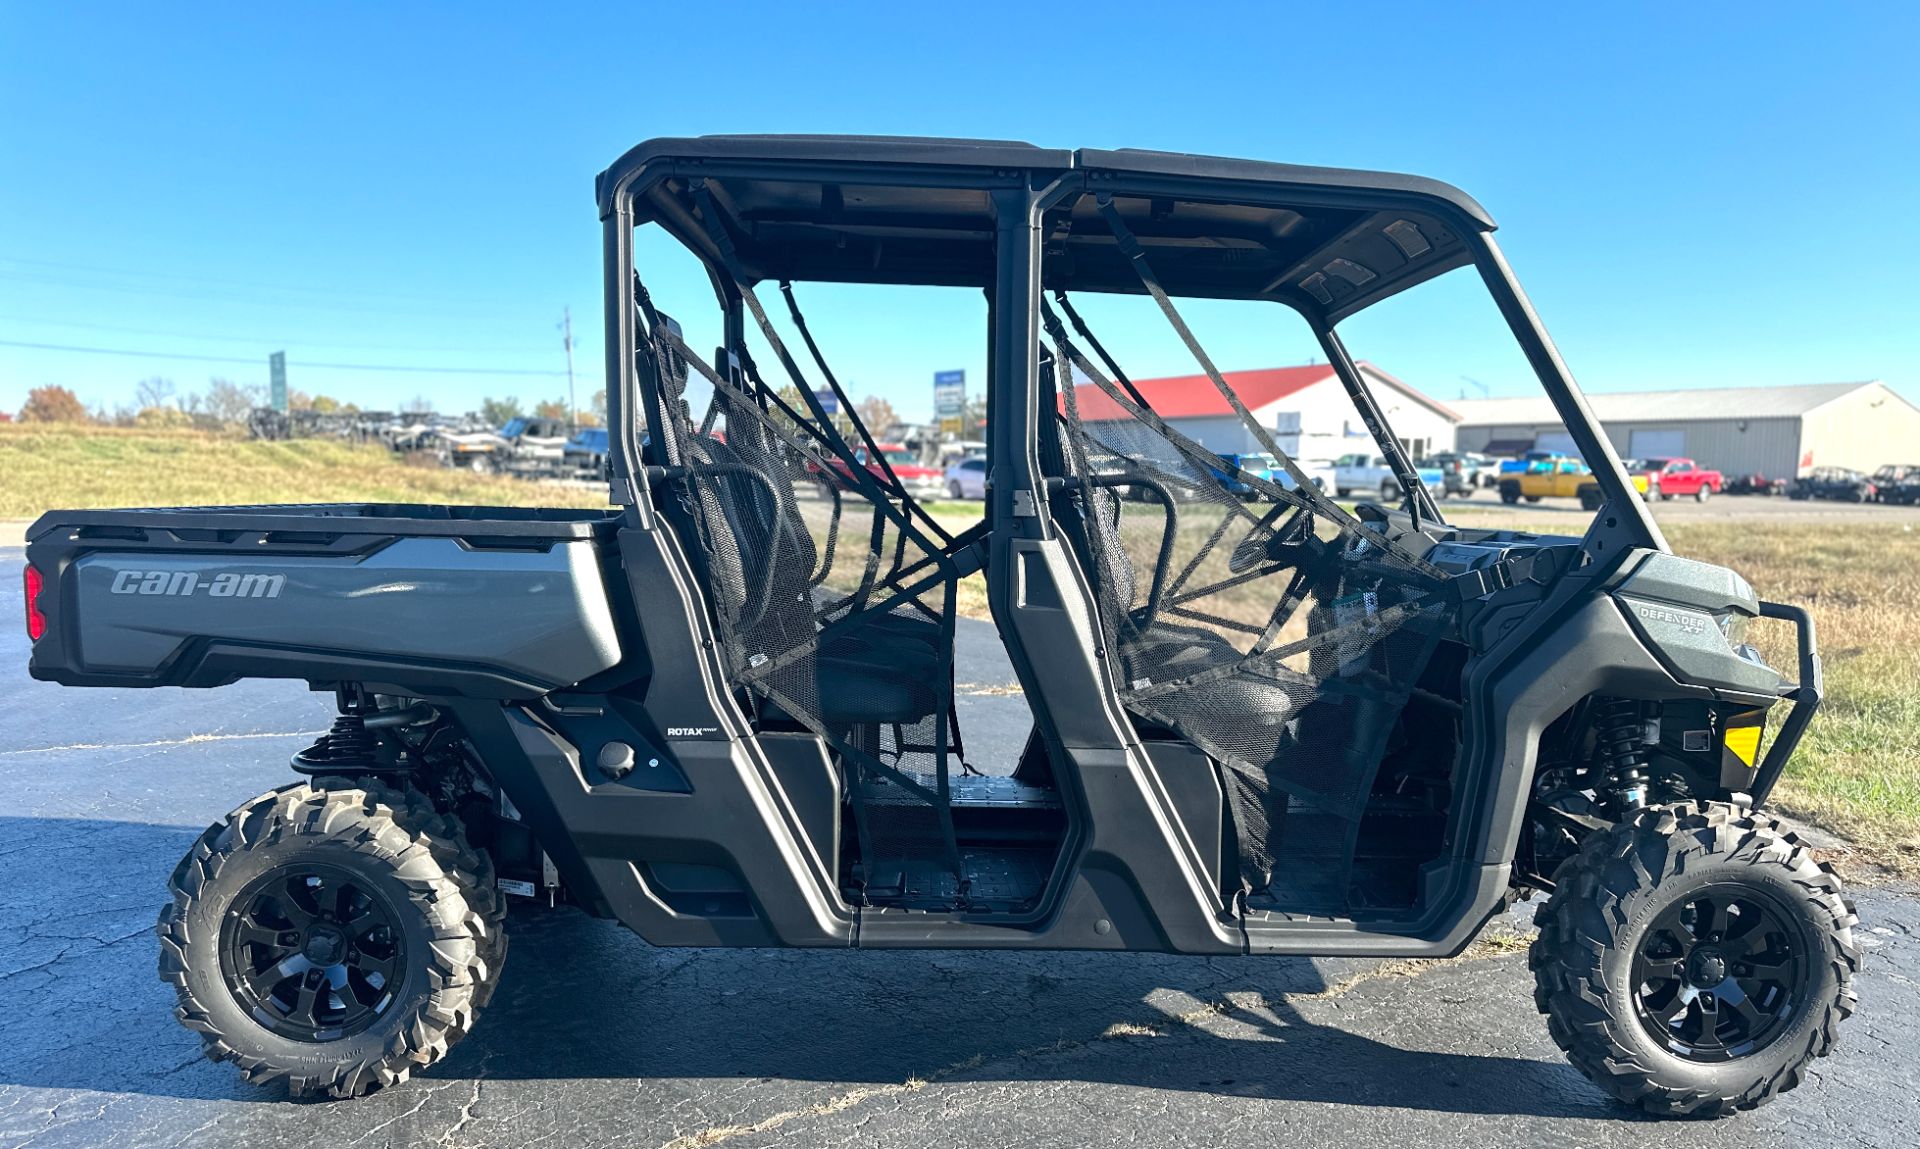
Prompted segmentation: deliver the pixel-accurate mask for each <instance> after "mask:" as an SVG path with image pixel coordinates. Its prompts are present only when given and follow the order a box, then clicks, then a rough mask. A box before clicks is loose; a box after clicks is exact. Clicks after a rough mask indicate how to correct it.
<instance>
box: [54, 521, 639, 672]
mask: <svg viewBox="0 0 1920 1149" xmlns="http://www.w3.org/2000/svg"><path fill="white" fill-rule="evenodd" d="M615 525H616V520H615V519H613V518H610V517H609V514H608V512H606V511H604V510H571V509H547V508H519V507H441V506H411V505H394V504H378V503H346V504H316V505H309V506H272V507H188V508H172V509H160V510H125V511H55V512H51V513H49V514H46V515H43V516H41V518H40V520H39V521H38V522H36V523H34V524H33V526H32V527H31V528H29V529H28V531H27V562H28V564H29V568H28V569H29V573H28V575H27V590H28V616H29V631H30V633H32V634H33V637H34V638H35V639H36V640H37V641H36V642H35V643H34V647H33V660H32V664H31V670H32V673H33V676H34V677H35V678H41V679H49V680H52V681H54V682H60V683H64V684H66V685H69V686H203V687H204V686H220V685H224V684H226V683H229V682H233V681H236V680H238V679H241V678H304V679H307V680H308V681H310V682H322V683H324V682H330V681H340V682H360V683H366V684H368V689H370V690H377V691H379V692H380V693H383V694H384V693H393V694H402V695H408V696H413V697H417V696H420V695H423V694H440V695H444V694H445V693H446V690H447V689H448V687H449V685H453V686H455V687H456V688H457V690H458V693H459V695H460V696H461V697H467V698H534V697H538V696H539V695H542V694H545V693H547V692H549V691H552V690H556V689H559V688H560V687H563V686H569V685H572V684H573V683H576V682H580V681H581V680H583V679H586V678H590V677H592V676H593V675H595V674H599V673H600V672H602V671H605V670H608V669H610V668H611V667H613V666H614V665H615V664H617V663H619V662H620V660H621V654H622V651H621V643H620V637H619V632H618V631H617V629H616V628H615V625H614V618H613V612H614V609H615V608H614V606H613V605H612V604H613V601H614V600H613V599H611V598H610V597H609V596H610V590H609V587H608V586H607V579H606V574H605V571H606V569H607V566H606V564H605V563H604V562H603V552H605V551H608V550H610V548H611V547H612V545H613V539H614V528H615ZM290 604H291V605H290ZM482 617H484V618H485V620H486V623H485V625H476V620H478V619H480V618H482ZM375 683H377V684H378V685H377V686H375V685H373V684H375Z"/></svg>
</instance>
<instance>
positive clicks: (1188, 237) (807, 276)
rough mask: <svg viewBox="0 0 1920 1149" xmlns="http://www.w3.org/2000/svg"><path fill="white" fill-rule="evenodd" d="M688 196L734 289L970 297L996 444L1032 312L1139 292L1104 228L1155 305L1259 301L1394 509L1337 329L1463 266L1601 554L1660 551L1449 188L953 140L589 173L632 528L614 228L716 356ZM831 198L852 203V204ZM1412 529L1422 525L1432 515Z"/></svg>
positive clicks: (736, 318)
mask: <svg viewBox="0 0 1920 1149" xmlns="http://www.w3.org/2000/svg"><path fill="white" fill-rule="evenodd" d="M694 183H701V184H704V186H705V188H706V189H707V192H706V194H708V195H709V196H710V197H711V198H712V200H713V201H714V203H715V204H716V206H717V207H718V209H719V211H720V212H721V213H722V214H723V215H724V217H725V226H724V229H723V231H724V234H725V235H727V236H728V237H729V238H730V239H731V242H732V243H733V246H734V255H735V258H736V259H737V268H736V270H738V272H739V273H740V276H739V278H740V280H741V281H743V282H745V283H749V284H751V283H758V282H766V281H780V282H794V281H807V280H813V281H822V282H845V283H867V284H889V283H891V284H921V285H943V286H966V287H977V288H980V289H982V290H983V291H985V292H986V293H987V294H988V296H989V299H990V302H991V305H992V309H993V324H994V330H993V344H994V347H995V349H996V350H995V354H994V361H993V363H992V364H991V366H990V374H991V379H990V381H989V394H990V413H989V422H990V423H999V424H1001V425H1011V420H1012V419H1013V418H1014V417H1017V416H1018V415H1019V414H1020V409H1021V408H1023V407H1024V406H1025V405H1026V400H1027V398H1028V397H1029V396H1030V394H1031V392H1032V391H1033V385H1034V377H1035V375H1036V373H1037V371H1038V369H1039V361H1040V358H1041V355H1040V348H1039V344H1040V336H1041V330H1042V327H1041V324H1042V320H1041V310H1042V304H1043V298H1044V293H1045V292H1048V291H1067V292H1074V291H1093V292H1117V293H1150V292H1151V291H1152V288H1151V287H1149V286H1148V285H1147V284H1146V283H1144V282H1143V281H1142V280H1141V279H1140V278H1139V276H1138V275H1137V274H1136V271H1135V269H1134V266H1133V263H1134V261H1133V260H1131V259H1130V258H1129V256H1128V254H1127V247H1128V244H1127V241H1126V240H1125V239H1123V238H1121V237H1118V236H1115V235H1113V234H1112V233H1111V231H1110V230H1104V231H1103V229H1102V228H1101V227H1100V226H1099V221H1100V219H1101V217H1102V216H1104V217H1106V222H1107V223H1108V224H1111V223H1113V222H1115V221H1116V220H1118V221H1120V222H1122V224H1123V226H1126V227H1130V228H1131V229H1132V231H1133V232H1134V233H1135V234H1134V236H1133V239H1134V240H1135V241H1136V242H1137V244H1144V245H1147V246H1149V247H1151V249H1152V250H1153V252H1154V257H1153V266H1154V267H1155V269H1156V270H1157V272H1158V273H1159V275H1160V277H1161V278H1160V287H1161V288H1162V289H1164V291H1165V292H1166V294H1167V295H1170V296H1173V297H1186V296H1192V297H1202V298H1219V299H1242V300H1269V301H1273V302H1277V303H1281V304H1284V305H1286V306H1288V307H1289V308H1291V309H1293V310H1294V311H1296V312H1298V313H1299V314H1300V315H1301V316H1302V317H1303V318H1304V319H1305V320H1306V322H1307V323H1308V324H1309V326H1310V327H1311V329H1312V330H1313V332H1314V335H1315V337H1316V338H1317V339H1318V340H1319V341H1320V343H1321V345H1322V348H1323V350H1324V351H1325V352H1326V354H1327V356H1328V361H1329V363H1330V364H1332V365H1333V366H1334V367H1335V369H1336V372H1337V373H1338V375H1339V376H1340V379H1341V382H1342V384H1343V385H1344V386H1345V387H1346V388H1347V389H1348V391H1349V394H1350V395H1351V396H1352V397H1353V399H1354V402H1355V404H1356V407H1357V408H1358V410H1359V412H1360V414H1361V416H1362V418H1363V420H1364V421H1365V422H1366V423H1367V426H1368V429H1369V431H1370V432H1371V433H1373V434H1374V436H1375V438H1376V440H1377V441H1378V445H1379V447H1380V449H1381V452H1382V453H1383V454H1384V455H1385V456H1386V457H1387V458H1388V459H1389V460H1392V461H1393V462H1394V464H1395V467H1396V469H1397V470H1399V469H1403V468H1404V472H1405V473H1404V474H1403V475H1402V478H1403V482H1402V487H1403V489H1405V490H1407V491H1409V492H1420V491H1421V489H1422V488H1421V484H1420V483H1418V482H1417V481H1404V480H1407V479H1410V478H1411V467H1410V465H1409V464H1408V461H1407V460H1406V458H1405V454H1404V452H1403V451H1402V450H1401V449H1400V446H1399V444H1398V442H1397V441H1396V440H1394V439H1393V438H1392V437H1391V435H1383V434H1381V432H1382V430H1383V428H1384V421H1383V420H1382V419H1381V418H1380V416H1379V411H1378V408H1377V406H1376V405H1375V404H1374V403H1373V402H1372V399H1371V397H1370V395H1369V394H1368V392H1367V388H1366V386H1365V384H1364V382H1363V381H1362V380H1361V379H1360V377H1359V374H1358V372H1357V370H1356V369H1355V368H1354V366H1353V361H1352V358H1351V357H1350V356H1349V355H1348V353H1347V351H1346V349H1345V347H1344V345H1343V344H1342V343H1341V341H1340V337H1339V335H1338V333H1337V327H1338V324H1339V323H1340V322H1341V321H1342V320H1345V319H1347V318H1350V317H1351V316H1353V315H1356V314H1358V313H1359V312H1361V311H1363V310H1365V309H1366V308H1368V307H1371V306H1372V305H1374V304H1375V303H1378V302H1380V301H1381V300H1384V299H1386V298H1388V297H1390V296H1392V295H1395V294H1397V293H1399V292H1401V291H1404V290H1406V289H1408V288H1410V287H1413V286H1415V285H1417V284H1419V283H1422V282H1424V281H1426V280H1428V279H1431V278H1433V277H1434V276H1437V275H1440V274H1442V273H1444V272H1447V271H1451V270H1454V269H1455V268H1458V267H1462V266H1465V265H1469V264H1471V265H1473V266H1475V267H1476V268H1477V270H1478V272H1479V275H1480V277H1481V279H1482V281H1483V282H1484V283H1485V285H1486V287H1487V289H1488V291H1489V293H1490V294H1491V296H1492V298H1493V299H1494V301H1495V303H1496V304H1497V306H1498V307H1499V309H1500V311H1501V313H1502V316H1503V317H1504V319H1505V320H1506V322H1507V324H1508V327H1509V329H1510V330H1511V332H1512V334H1513V336H1514V338H1515V340H1516V341H1517V342H1518V343H1519V345H1520V346H1521V349H1522V350H1523V352H1524V353H1525V355H1526V357H1527V359H1528V361H1529V363H1530V365H1531V366H1532V368H1533V369H1534V372H1535V374H1536V375H1537V376H1538V378H1539V380H1540V382H1541V385H1542V386H1543V388H1544V389H1545V390H1546V393H1547V395H1548V398H1549V399H1550V401H1551V402H1552V403H1553V405H1554V408H1555V411H1556V412H1557V413H1558V414H1559V416H1560V418H1561V421H1562V422H1563V423H1564V424H1565V426H1566V427H1567V430H1568V432H1569V434H1570V435H1571V436H1572V437H1573V440H1574V442H1575V445H1576V446H1577V447H1578V448H1579V450H1580V453H1581V455H1582V457H1583V458H1585V459H1586V460H1588V462H1589V463H1590V465H1592V467H1593V470H1594V474H1595V476H1596V478H1597V480H1598V481H1599V483H1600V486H1601V489H1602V492H1603V494H1604V496H1605V498H1606V500H1607V501H1608V502H1609V503H1610V504H1611V507H1612V509H1613V512H1614V513H1613V514H1612V515H1611V516H1609V517H1610V518H1612V519H1613V520H1614V522H1613V525H1612V526H1605V525H1604V524H1603V527H1602V531H1603V534H1604V535H1605V536H1606V537H1607V539H1608V541H1609V542H1610V544H1611V545H1612V546H1614V547H1618V546H1621V545H1627V546H1645V547H1650V548H1653V549H1661V550H1664V549H1666V544H1665V540H1664V537H1663V536H1662V535H1661V533H1660V529H1659V527H1658V526H1657V525H1656V524H1655V522H1654V520H1653V518H1652V516H1651V514H1650V513H1649V512H1648V511H1647V510H1646V509H1645V507H1644V505H1642V504H1641V503H1640V502H1639V500H1637V499H1636V498H1635V497H1634V494H1633V489H1632V485H1631V482H1630V480H1629V479H1628V478H1627V475H1626V473H1625V470H1624V469H1623V468H1622V467H1621V465H1620V461H1619V458H1618V456H1617V454H1616V453H1615V452H1614V451H1613V449H1612V447H1611V445H1610V443H1609V442H1608V440H1607V439H1606V437H1605V435H1604V434H1602V433H1601V431H1600V428H1599V424H1598V421H1597V420H1596V419H1595V418H1594V416H1593V413H1592V410H1591V409H1590V408H1589V406H1588V405H1587V402H1586V400H1585V397H1584V396H1583V395H1582V394H1581V392H1580V390H1579V387H1578V386H1577V385H1576V384H1575V382H1574V380H1573V378H1572V375H1571V373H1570V372H1569V371H1568V370H1567V368H1566V365H1565V363H1564V362H1563V361H1562V360H1561V358H1560V355H1559V352H1558V351H1557V350H1556V349H1555V347H1554V345H1553V342H1552V340H1551V338H1550V337H1549V336H1548V335H1547V332H1546V330H1545V328H1544V327H1543V326H1542V324H1541V322H1540V320H1539V318H1538V316H1537V315H1536V314H1535V312H1534V310H1533V307H1532V305H1531V303H1530V302H1529V301H1528V300H1527V297H1526V295H1525V292H1524V291H1523V290H1522V288H1521V287H1520V284H1519V283H1518V281H1517V280H1516V279H1515V277H1514V276H1513V273H1512V271H1511V269H1510V267H1509V266H1508V264H1507V262H1506V259H1505V257H1504V255H1503V254H1502V253H1501V251H1500V249H1499V247H1498V245H1497V244H1496V243H1495V242H1494V239H1493V231H1494V228H1495V224H1494V222H1493V219H1492V217H1491V216H1490V215H1488V213H1487V212H1486V210H1485V209H1484V208H1482V207H1481V206H1480V205H1479V204H1478V203H1476V202H1475V201H1474V200H1473V199H1472V198H1470V197H1469V196H1467V195H1466V194H1465V193H1463V192H1461V191H1460V190H1459V189H1457V188H1454V187H1452V186H1450V185H1448V184H1445V183H1441V182H1439V181H1436V180H1430V179H1425V178H1422V177H1418V176H1409V175H1399V174H1392V173H1381V172H1368V171H1355V170H1346V169H1335V168H1317V167H1306V166H1299V165H1292V164H1278V163H1267V162H1262V161H1253V160H1240V159H1227V158H1219V157H1208V156H1194V155H1187V154H1176V153H1166V152H1152V151H1137V150H1118V151H1108V150H1093V149H1080V150H1076V151H1064V150H1058V149H1046V148H1039V147H1035V146H1033V145H1030V144H1024V143H1015V142H1005V141H983V140H960V139H954V140H938V139H911V138H887V137H834V136H704V137H696V138H686V139H672V138H663V139H655V140H649V141H647V142H645V143H643V144H640V145H639V146H637V147H635V148H633V149H632V150H630V151H629V152H627V153H626V154H625V155H623V156H621V157H620V159H619V160H617V161H616V162H615V163H614V164H613V165H612V166H610V167H609V168H608V169H607V170H606V171H604V172H602V173H601V174H600V176H599V177H598V179H597V180H596V197H597V200H598V204H599V208H600V214H601V219H602V222H603V225H604V229H605V264H604V267H605V289H606V290H605V293H604V294H605V306H606V316H605V321H606V330H607V344H606V348H607V351H606V354H607V367H606V369H607V379H608V383H609V386H608V403H609V415H610V417H609V423H610V425H611V426H612V427H613V428H614V429H615V433H614V435H613V444H612V448H613V449H612V471H613V493H614V497H615V501H616V502H618V503H621V504H623V505H625V506H627V507H629V508H632V511H631V512H630V513H631V514H632V515H633V516H634V517H635V518H636V520H639V519H642V518H643V517H644V515H645V513H646V512H645V506H646V500H645V499H644V498H642V497H640V496H641V493H642V492H643V491H644V490H645V489H646V483H647V480H646V476H645V473H644V468H643V467H642V466H641V465H640V464H639V460H640V458H641V453H640V450H639V442H638V435H639V434H640V431H639V430H638V429H637V424H636V421H635V415H636V414H641V413H647V399H646V398H645V390H644V387H643V385H642V384H643V379H642V370H641V368H639V367H637V366H636V363H635V361H634V358H633V356H632V354H631V348H632V347H633V346H634V317H635V297H634V290H635V288H634V285H635V283H636V279H635V268H634V263H633V243H632V231H633V228H634V227H636V226H639V225H642V224H646V223H654V224H657V225H659V226H660V227H662V228H663V229H664V230H666V231H667V232H668V233H670V234H671V235H672V236H673V237H674V238H675V239H676V240H677V241H679V242H680V243H681V244H682V245H683V246H685V247H686V248H687V249H688V250H689V251H691V252H693V253H694V254H695V255H696V256H697V257H698V258H699V259H700V260H701V261H702V263H704V264H705V265H706V267H707V269H708V272H709V275H710V276H711V277H712V280H713V285H714V290H715V293H716V295H717V297H718V298H719V300H720V303H721V306H722V308H723V310H724V311H725V312H726V315H727V322H728V325H729V331H728V337H729V339H730V340H731V339H732V337H733V336H734V335H735V334H738V333H743V332H744V330H745V317H744V315H743V314H741V309H740V307H739V303H740V300H739V298H738V291H737V290H736V287H735V284H734V283H733V282H732V280H731V277H730V276H729V273H728V270H727V268H726V266H725V259H724V258H723V253H722V252H721V250H720V248H719V247H718V246H717V245H716V241H715V233H714V231H713V229H711V228H710V227H708V226H707V225H706V224H704V223H702V222H701V220H700V219H699V218H697V215H696V212H695V210H694V209H693V205H692V202H691V197H690V195H689V194H688V189H689V187H690V186H691V185H692V184H694ZM850 188H851V189H858V190H857V192H856V194H855V195H853V196H852V197H849V195H848V194H847V193H848V189H850ZM1115 203H1119V204H1121V205H1123V207H1122V208H1119V209H1116V208H1115V207H1114V206H1113V205H1114V204H1115ZM1175 204H1178V205H1179V206H1180V211H1179V212H1178V213H1175V212H1174V211H1173V210H1172V209H1173V205H1175ZM1126 206H1138V207H1142V208H1144V218H1142V217H1139V216H1130V215H1129V213H1128V212H1127V211H1126V210H1125V207H1126ZM1176 214H1177V218H1176ZM1129 220H1130V222H1129ZM1134 250H1135V251H1138V250H1139V247H1138V246H1135V248H1134ZM1026 269H1031V270H1032V271H1034V272H1035V274H1032V275H1029V274H1027V273H1026ZM1043 269H1044V270H1043ZM809 342H810V340H809ZM1014 380H1020V381H1022V382H1023V383H1024V386H1022V387H1020V388H1018V390H1017V391H1016V390H1015V389H1014V388H1012V387H1010V386H1009V383H1010V382H1011V381H1014ZM995 397H997V398H999V399H1000V404H999V405H995V404H994V403H993V402H992V399H993V398H995ZM997 406H1004V407H1006V408H1007V409H1006V410H1004V411H1002V410H999V409H997ZM654 414H657V412H653V413H647V415H648V417H651V415H654ZM1003 446H1004V447H1013V448H1014V450H1013V451H1012V452H1011V453H1009V452H1008V451H1007V450H1004V449H1003V450H1000V451H995V452H994V454H995V455H996V457H997V459H996V466H999V465H1003V464H1004V465H1014V463H1015V458H1016V457H1017V456H1019V455H1021V454H1025V453H1027V452H1026V451H1024V450H1022V449H1020V448H1019V447H1018V446H1016V445H1015V444H1011V443H1009V444H1004V445H1003ZM1028 477H1029V478H1030V476H1028ZM998 487H999V489H1000V492H1001V494H1000V501H1001V502H1002V503H1005V504H1007V506H1005V507H1003V508H1001V509H1002V510H1010V509H1011V507H1010V503H1011V500H1012V499H1013V498H1014V497H1015V492H1016V491H1021V490H1025V491H1028V492H1029V493H1030V492H1031V487H1030V486H1019V485H1016V484H1015V483H1012V482H1001V483H1000V484H998ZM1023 497H1024V496H1023ZM1423 511H1424V513H1426V514H1428V515H1431V514H1432V513H1433V509H1432V508H1431V506H1427V507H1424V508H1423Z"/></svg>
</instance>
